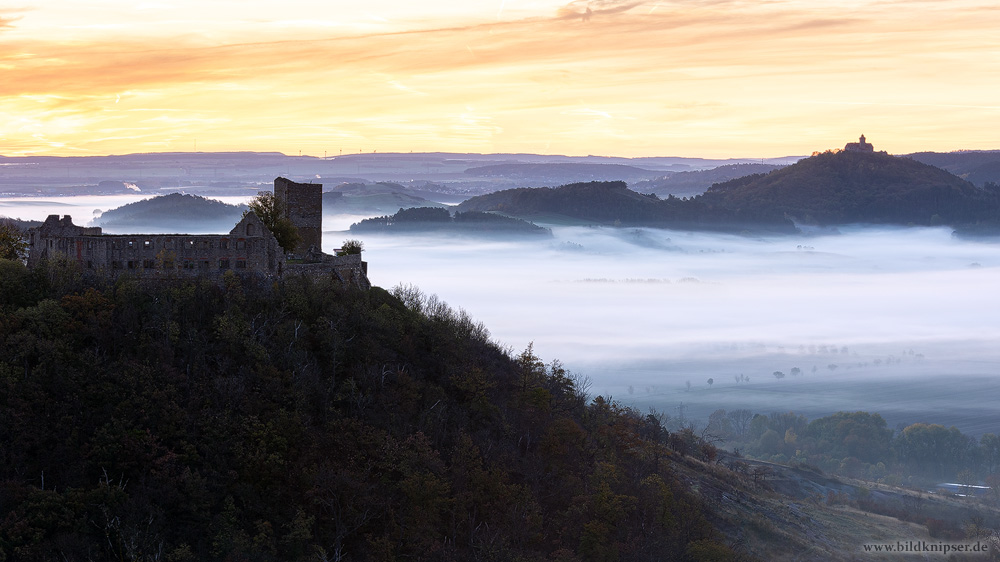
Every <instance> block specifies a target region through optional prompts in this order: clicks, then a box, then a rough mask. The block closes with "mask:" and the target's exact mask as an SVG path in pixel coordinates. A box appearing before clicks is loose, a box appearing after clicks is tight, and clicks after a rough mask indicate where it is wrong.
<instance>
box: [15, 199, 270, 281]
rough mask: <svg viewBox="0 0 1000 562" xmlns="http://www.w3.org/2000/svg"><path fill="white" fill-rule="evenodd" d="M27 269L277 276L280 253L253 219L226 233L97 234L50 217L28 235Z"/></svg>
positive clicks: (264, 229)
mask: <svg viewBox="0 0 1000 562" xmlns="http://www.w3.org/2000/svg"><path fill="white" fill-rule="evenodd" d="M30 244H31V245H30V251H29V254H28V264H29V265H34V264H36V263H38V262H39V261H41V260H44V259H55V258H57V257H65V258H67V259H69V260H72V261H76V262H77V263H79V264H80V266H81V267H82V268H83V269H85V270H95V271H100V272H103V273H105V274H110V275H119V274H122V273H130V274H134V275H138V276H142V277H175V276H178V275H180V276H198V275H221V274H222V273H225V272H226V271H227V270H230V269H232V270H234V271H236V272H237V273H240V272H257V273H264V274H268V275H280V274H281V271H282V269H283V268H284V254H283V253H282V251H281V248H280V246H278V242H277V240H275V239H274V236H273V235H272V234H271V232H270V231H269V230H267V228H266V227H264V225H263V223H261V222H260V219H259V218H257V215H254V214H252V213H250V214H248V215H247V216H246V217H244V219H243V220H241V221H240V222H239V223H238V224H237V225H236V226H235V227H234V228H233V230H232V231H230V232H229V234H204V235H191V234H118V235H107V234H101V233H100V229H96V233H95V229H87V228H84V227H79V226H75V225H73V224H72V219H70V218H69V217H68V216H67V217H65V218H64V219H61V220H60V219H58V217H55V216H52V217H49V219H48V220H46V221H45V223H44V224H43V225H42V226H40V227H38V228H37V229H33V231H32V232H31V233H30Z"/></svg>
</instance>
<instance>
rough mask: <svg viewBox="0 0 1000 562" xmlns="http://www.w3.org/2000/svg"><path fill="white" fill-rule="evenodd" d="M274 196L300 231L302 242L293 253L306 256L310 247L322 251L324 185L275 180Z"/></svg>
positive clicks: (284, 179) (282, 179)
mask: <svg viewBox="0 0 1000 562" xmlns="http://www.w3.org/2000/svg"><path fill="white" fill-rule="evenodd" d="M274 196H275V198H276V199H277V200H278V201H280V202H281V203H282V204H283V205H284V207H285V211H286V213H287V214H288V218H289V219H291V221H292V224H294V225H295V226H296V227H297V228H298V229H299V236H301V237H302V241H301V242H299V245H298V246H297V247H296V248H295V251H294V252H293V253H295V254H299V255H302V254H305V253H306V252H307V251H308V250H309V247H310V246H313V247H315V248H316V249H317V250H319V251H322V246H323V184H321V183H297V182H294V181H291V180H289V179H286V178H275V180H274Z"/></svg>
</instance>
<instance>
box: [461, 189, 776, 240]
mask: <svg viewBox="0 0 1000 562" xmlns="http://www.w3.org/2000/svg"><path fill="white" fill-rule="evenodd" d="M458 209H459V210H462V211H467V210H476V211H495V212H500V213H504V214H507V215H512V216H516V217H522V218H531V217H537V216H552V215H558V216H562V217H569V218H571V219H575V220H579V221H584V222H592V223H598V224H607V225H612V224H614V225H624V226H654V227H664V228H680V229H701V230H724V231H736V232H740V231H745V230H751V231H769V232H792V231H794V228H793V226H792V223H791V222H790V221H788V220H787V219H785V218H784V217H783V216H781V215H780V214H776V213H774V212H772V211H770V210H768V209H754V210H753V212H745V211H743V210H739V211H735V212H734V211H732V210H730V209H727V208H725V207H723V206H720V205H717V204H714V203H713V202H710V201H707V200H703V199H702V198H700V197H695V198H692V199H678V198H676V197H672V196H671V197H668V198H667V199H660V198H659V197H657V196H656V195H652V194H648V195H647V194H641V193H637V192H635V191H632V190H630V189H629V188H628V186H627V185H626V184H625V182H622V181H612V182H589V183H574V184H569V185H564V186H561V187H556V188H549V187H542V188H518V189H508V190H504V191H497V192H494V193H490V194H487V195H480V196H478V197H473V198H471V199H467V200H466V201H464V202H462V203H461V204H460V205H459V206H458Z"/></svg>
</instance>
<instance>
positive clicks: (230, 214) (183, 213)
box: [94, 193, 247, 232]
mask: <svg viewBox="0 0 1000 562" xmlns="http://www.w3.org/2000/svg"><path fill="white" fill-rule="evenodd" d="M246 209H247V207H246V205H230V204H228V203H223V202H222V201H219V200H216V199H208V198H205V197H201V196H200V195H189V194H185V193H171V194H169V195H160V196H158V197H153V198H150V199H143V200H141V201H136V202H134V203H129V204H127V205H122V206H121V207H117V208H114V209H111V210H109V211H105V212H104V213H103V214H101V216H100V217H99V218H97V219H96V220H95V221H94V222H95V223H96V224H97V225H98V226H101V227H105V228H112V229H115V230H119V231H120V230H130V231H132V232H150V230H151V229H152V230H155V231H160V232H190V231H195V232H206V231H215V232H229V230H230V229H231V228H232V227H233V225H234V224H236V223H237V222H239V220H240V218H241V217H242V215H243V211H245V210H246Z"/></svg>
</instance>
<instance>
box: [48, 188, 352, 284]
mask: <svg viewBox="0 0 1000 562" xmlns="http://www.w3.org/2000/svg"><path fill="white" fill-rule="evenodd" d="M279 186H280V187H279ZM303 186H304V187H303ZM274 187H275V196H276V197H277V198H278V199H279V200H281V201H282V202H284V204H285V209H287V210H288V211H289V218H291V219H292V221H293V222H295V224H296V226H297V227H298V228H299V233H300V235H301V236H302V239H303V243H302V244H301V245H300V246H299V247H298V248H296V251H295V252H293V253H292V254H291V255H290V256H286V255H285V253H284V252H283V251H282V249H281V246H279V245H278V241H277V240H276V239H275V237H274V235H273V234H271V231H270V230H268V228H267V226H265V225H264V223H263V222H262V221H261V220H260V218H259V217H258V216H257V215H256V214H254V213H253V212H247V213H246V214H245V215H244V216H243V218H242V219H241V220H240V221H239V222H238V223H236V226H234V227H233V229H232V230H230V231H229V233H227V234H104V233H103V232H102V231H101V228H100V227H84V226H77V225H75V224H73V219H72V218H71V217H70V216H69V215H65V216H63V217H62V218H60V217H59V215H49V217H48V218H47V219H46V220H45V222H44V223H43V224H42V225H41V226H39V227H36V228H32V229H30V230H29V231H28V265H29V266H35V265H38V264H39V263H41V262H42V261H44V260H49V259H57V258H65V259H68V260H70V261H72V262H75V263H77V264H78V265H79V266H80V267H81V268H82V269H84V270H85V271H92V272H94V273H97V274H102V275H109V276H119V275H123V274H129V275H133V276H136V277H140V278H144V279H174V278H183V277H197V276H220V275H222V274H224V273H225V272H226V271H229V270H232V271H234V272H235V273H250V274H257V275H263V276H265V277H281V276H283V275H286V274H289V273H304V274H309V275H333V276H334V277H336V278H338V279H339V280H340V281H341V282H343V283H345V284H349V285H354V286H357V287H361V288H363V289H367V288H369V287H371V283H370V282H369V281H368V275H367V274H368V267H367V265H368V264H367V263H365V262H364V261H362V259H361V255H360V254H353V255H343V256H339V255H329V254H324V253H322V251H321V249H320V248H321V245H322V240H321V238H322V228H321V225H322V218H323V207H322V205H323V199H322V187H323V186H322V184H301V183H295V182H292V181H289V180H287V179H285V178H280V177H279V178H277V179H275V180H274ZM279 190H280V191H279ZM296 221H298V222H296ZM300 249H301V250H302V252H301V253H299V250H300Z"/></svg>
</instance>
